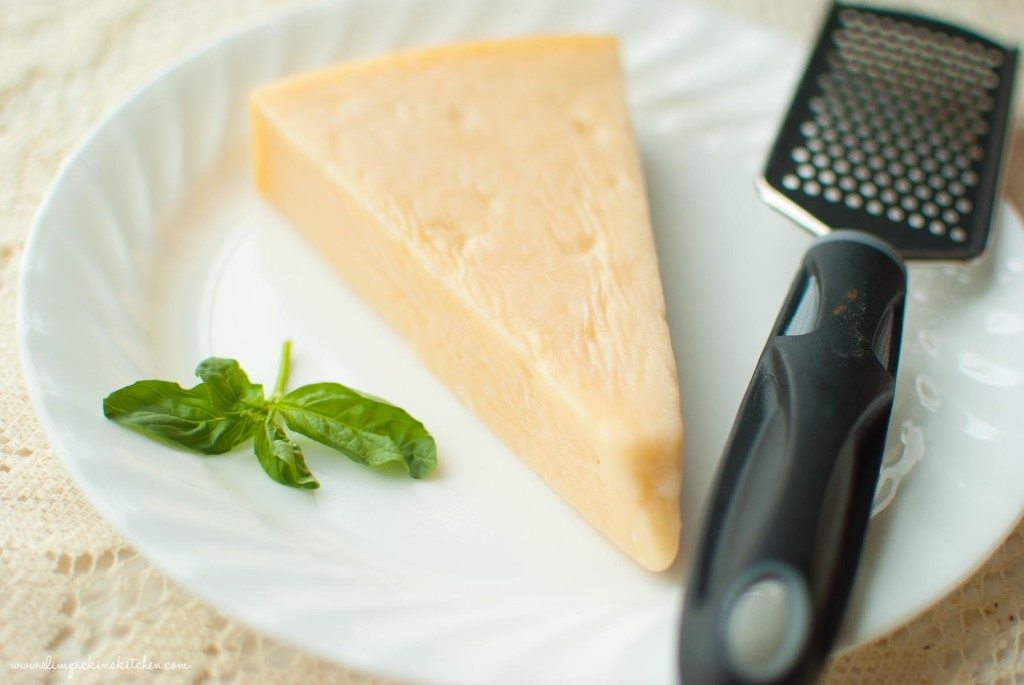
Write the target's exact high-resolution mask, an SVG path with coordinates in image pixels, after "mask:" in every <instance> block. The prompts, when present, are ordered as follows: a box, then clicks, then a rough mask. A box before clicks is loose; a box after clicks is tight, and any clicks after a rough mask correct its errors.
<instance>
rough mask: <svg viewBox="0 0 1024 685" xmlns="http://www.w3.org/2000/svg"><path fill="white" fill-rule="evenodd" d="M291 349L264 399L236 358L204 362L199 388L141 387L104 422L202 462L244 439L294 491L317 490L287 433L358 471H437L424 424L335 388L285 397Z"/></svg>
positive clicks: (112, 406) (112, 404) (114, 399)
mask: <svg viewBox="0 0 1024 685" xmlns="http://www.w3.org/2000/svg"><path fill="white" fill-rule="evenodd" d="M290 364H291V343H290V342H285V344H284V347H283V348H282V351H281V367H280V370H279V372H278V377H277V382H276V383H275V387H274V391H273V393H272V394H271V396H270V397H269V398H265V397H264V394H263V386H262V385H259V384H258V383H252V382H251V381H250V380H249V377H248V376H247V375H246V373H245V371H243V370H242V368H241V367H240V366H239V365H238V362H236V361H235V360H234V359H222V358H219V357H210V358H209V359H205V360H203V361H202V362H200V363H199V366H198V367H197V368H196V375H197V376H199V378H200V379H201V380H202V383H200V384H199V385H196V386H195V387H192V388H182V387H181V386H180V385H178V384H177V383H171V382H169V381H159V380H144V381H139V382H137V383H132V384H131V385H128V386H126V387H124V388H121V389H120V390H116V391H114V392H112V393H111V394H110V395H108V396H107V397H106V398H105V399H104V400H103V414H104V416H106V417H107V418H108V419H111V420H112V421H116V422H117V423H119V424H121V425H123V426H125V427H127V428H130V429H132V430H135V431H138V432H140V433H143V434H144V435H147V436H149V437H151V438H155V439H157V440H160V441H162V442H168V443H171V444H173V445H176V446H178V447H183V448H185V449H187V450H191V451H193V452H198V453H199V454H204V455H213V454H223V453H225V452H228V451H230V450H231V449H233V448H234V447H236V446H237V445H239V444H240V443H242V442H245V441H246V440H249V439H250V438H251V439H253V448H254V451H255V453H256V458H257V459H258V460H259V463H260V465H261V466H262V467H263V470H264V471H265V472H266V473H267V475H268V476H270V477H271V478H272V479H274V480H275V481H277V482H278V483H283V484H284V485H289V486H291V487H295V488H303V489H315V488H318V487H319V486H320V483H319V482H317V480H316V478H315V477H313V474H312V473H310V471H309V467H308V466H306V460H305V458H304V457H303V454H302V449H301V448H300V447H299V445H298V444H297V443H295V442H294V441H293V440H291V438H289V437H288V434H287V433H286V432H285V430H284V428H283V427H282V426H281V425H280V423H279V421H278V415H280V417H281V418H282V419H283V420H284V422H285V424H286V425H287V427H288V428H290V429H291V430H293V431H295V432H296V433H301V434H303V435H305V436H307V437H309V438H312V439H313V440H316V441H317V442H319V443H321V444H324V445H326V446H327V447H330V448H332V449H334V450H337V451H339V452H341V453H342V454H344V455H345V456H347V457H348V458H349V459H352V460H353V461H355V462H358V463H360V464H366V465H368V466H380V465H382V464H389V463H399V464H403V465H404V466H405V468H406V469H408V471H409V475H410V476H412V477H413V478H424V477H426V476H428V475H430V473H431V472H432V471H433V470H434V468H435V467H436V466H437V448H436V445H435V444H434V439H433V437H431V435H430V433H428V432H427V429H426V428H424V426H423V424H422V423H420V422H419V421H417V420H416V419H414V418H413V417H412V416H410V415H409V414H408V413H407V412H406V411H405V410H403V409H401V408H399V407H396V406H394V405H393V404H389V403H388V402H385V401H384V400H381V399H378V398H375V397H372V396H369V395H365V394H363V393H360V392H358V391H356V390H352V389H351V388H348V387H345V386H344V385H341V384H339V383H314V384H312V385H305V386H302V387H301V388H296V389H295V390H292V391H291V392H289V393H287V394H286V393H285V392H284V390H285V386H286V384H287V382H288V373H289V370H290Z"/></svg>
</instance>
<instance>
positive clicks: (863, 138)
mask: <svg viewBox="0 0 1024 685" xmlns="http://www.w3.org/2000/svg"><path fill="white" fill-rule="evenodd" d="M1016 62H1017V52H1016V50H1009V49H1007V48H1005V47H1003V46H1000V45H998V44H997V43H994V42H992V41H990V40H988V39H985V38H982V37H981V36H977V35H975V34H972V33H970V32H968V31H964V30H963V29H960V28H957V27H954V26H949V25H946V24H942V23H939V22H935V21H932V20H928V19H922V18H920V17H915V16H911V15H905V14H900V13H896V12H890V11H884V10H877V9H874V8H865V7H855V6H851V5H833V7H832V10H831V12H830V14H829V16H828V18H827V20H826V23H825V26H824V28H823V30H822V33H821V36H820V37H819V39H818V43H817V45H816V46H815V48H814V51H813V52H812V54H811V57H810V61H809V63H808V65H807V69H806V71H805V73H804V76H803V79H802V80H801V82H800V85H799V87H798V89H797V92H796V95H795V96H794V100H793V104H792V105H791V107H790V110H789V112H788V113H787V115H786V118H785V120H784V123H783V126H782V130H781V131H780V133H779V137H778V139H777V140H776V142H775V146H774V148H773V149H772V152H771V156H770V157H769V160H768V166H767V168H766V170H765V174H764V178H763V179H761V182H760V186H761V191H762V194H763V195H764V197H765V200H766V201H767V202H768V203H769V204H771V205H773V206H775V207H776V208H777V209H780V210H781V211H783V212H784V213H786V214H788V215H789V216H791V217H792V218H793V219H795V220H796V221H797V222H798V223H800V224H801V225H803V226H804V227H805V228H808V229H809V230H811V231H813V232H815V233H826V232H828V231H829V230H832V229H839V228H853V229H858V230H864V231H869V232H871V233H874V234H875V235H877V236H879V237H881V238H883V239H885V240H886V241H888V242H890V243H891V244H893V245H894V246H895V247H896V248H897V249H898V250H899V251H900V252H901V254H902V255H903V256H904V257H907V258H920V259H974V258H977V257H979V256H980V255H981V254H982V253H983V252H984V250H985V246H986V243H987V238H988V232H989V225H990V223H991V220H992V213H993V209H994V204H995V200H996V195H997V190H998V185H999V174H1000V160H1001V157H1002V155H1001V152H1002V149H1003V143H1004V138H1005V136H1006V130H1007V123H1008V120H1009V108H1010V102H1011V99H1010V98H1011V91H1012V86H1013V77H1014V73H1015V69H1016Z"/></svg>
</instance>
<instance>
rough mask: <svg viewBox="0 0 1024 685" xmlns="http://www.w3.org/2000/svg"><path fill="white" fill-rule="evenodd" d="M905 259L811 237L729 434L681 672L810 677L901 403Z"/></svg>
mask: <svg viewBox="0 0 1024 685" xmlns="http://www.w3.org/2000/svg"><path fill="white" fill-rule="evenodd" d="M905 292H906V272H905V270H904V267H903V263H902V260H901V259H900V257H899V256H898V255H897V254H896V253H895V251H894V250H893V249H892V248H891V247H890V246H889V245H888V244H887V243H884V242H883V241H881V240H879V239H877V238H875V237H873V236H870V235H868V234H866V233H861V232H853V231H838V232H835V233H833V234H831V235H829V236H826V237H825V238H820V239H819V240H818V241H816V242H815V243H814V244H813V245H812V247H811V248H810V249H809V251H808V252H807V254H806V255H805V257H804V261H803V264H802V266H801V269H800V271H799V273H798V274H797V276H796V278H795V280H794V282H793V285H792V287H791V289H790V291H789V295H788V297H787V299H786V303H785V304H784V305H783V307H782V310H781V312H780V314H779V317H778V319H777V320H776V323H775V326H774V328H773V330H772V332H771V335H770V337H769V338H768V342H767V344H766V345H765V347H764V351H763V352H762V353H761V357H760V359H759V360H758V362H757V367H756V368H755V370H754V376H753V378H752V379H751V382H750V386H749V387H748V389H747V393H746V395H745V397H744V398H743V402H742V404H741V406H740V410H739V414H738V416H737V419H736V423H735V425H734V426H733V429H732V433H731V435H730V436H729V439H728V441H727V443H726V447H725V453H724V455H723V458H722V462H721V464H720V466H719V469H718V473H717V476H716V482H715V485H714V489H713V491H712V493H711V498H710V500H709V504H708V508H707V511H706V513H705V516H704V525H703V531H702V533H701V538H700V540H699V543H698V548H697V555H696V558H695V562H694V566H693V569H692V572H691V575H690V580H689V583H688V587H687V591H686V595H687V596H686V602H685V606H684V611H683V622H682V632H681V635H680V645H679V647H680V648H679V668H680V674H681V677H682V681H683V684H684V685H714V684H716V683H807V682H812V681H813V680H814V679H815V677H816V676H817V674H818V672H819V671H820V669H821V667H822V665H823V663H824V661H825V658H826V657H827V655H828V652H829V650H830V648H831V646H832V643H833V640H834V638H835V636H836V632H837V630H838V628H839V624H840V621H841V618H842V616H843V612H844V609H845V607H846V603H847V600H848V598H849V595H850V590H851V587H852V583H853V578H854V575H855V572H856V569H857V562H858V559H859V557H860V551H861V546H862V543H863V540H864V534H865V530H866V528H867V523H868V518H869V514H870V511H871V504H872V500H873V497H874V492H875V486H876V484H877V480H878V472H879V468H880V465H881V459H882V450H883V447H884V442H885V435H886V432H887V426H888V421H889V414H890V411H891V410H892V402H893V392H894V386H895V374H896V364H897V360H898V359H899V348H900V335H901V332H902V323H903V306H904V300H905Z"/></svg>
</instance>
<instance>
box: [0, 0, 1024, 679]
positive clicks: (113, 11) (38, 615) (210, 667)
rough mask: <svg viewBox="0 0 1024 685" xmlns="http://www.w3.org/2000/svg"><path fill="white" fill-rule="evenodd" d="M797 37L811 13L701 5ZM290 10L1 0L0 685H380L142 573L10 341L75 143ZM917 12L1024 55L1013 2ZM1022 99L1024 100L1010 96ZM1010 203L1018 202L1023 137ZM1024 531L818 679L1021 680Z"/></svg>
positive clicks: (266, 4)
mask: <svg viewBox="0 0 1024 685" xmlns="http://www.w3.org/2000/svg"><path fill="white" fill-rule="evenodd" d="M705 2H707V3H708V4H712V5H717V6H722V7H726V8H728V9H730V10H733V11H736V12H738V13H740V14H742V15H745V16H747V17H748V18H751V19H753V20H755V21H758V22H760V23H762V24H765V25H768V26H772V27H774V28H777V29H780V30H783V31H788V32H791V33H792V34H793V35H795V36H797V37H799V38H801V39H804V40H807V39H809V38H810V36H811V35H812V34H813V31H814V27H815V24H816V21H817V16H818V15H819V13H820V11H821V9H820V8H821V5H820V3H819V2H817V1H814V0H799V1H794V2H787V3H782V2H778V1H777V0H705ZM296 4H299V3H297V2H295V1H294V0H216V1H214V2H211V1H210V0H154V1H149V2H146V1H144V0H89V1H88V2H81V1H78V0H67V1H64V2H57V1H54V0H0V680H2V681H5V682H15V683H17V682H40V681H54V682H57V681H60V680H64V679H66V676H65V674H61V673H56V672H51V673H45V672H41V671H24V670H21V671H10V670H9V669H8V667H9V664H10V663H11V662H12V661H30V660H39V659H44V658H45V657H46V656H47V655H51V654H52V655H53V657H54V659H57V660H71V661H73V660H76V659H85V658H89V657H92V658H94V659H111V658H112V659H116V658H117V657H122V658H142V657H143V656H146V657H148V658H149V659H150V660H151V661H177V662H187V663H188V664H190V666H191V668H190V669H189V670H188V671H183V672H170V671H168V672H164V673H153V672H140V671H131V672H129V671H121V672H117V673H112V672H109V671H94V672H89V673H78V674H76V675H75V677H74V680H73V682H77V683H105V682H112V681H115V680H116V681H117V682H121V681H122V680H123V681H128V682H132V681H139V682H147V683H149V682H174V683H178V682H232V683H234V682H254V683H257V682H258V683H265V682H282V683H316V682H330V683H360V684H362V683H370V682H381V681H376V680H373V679H370V678H367V677H364V676H361V675H358V674H355V673H353V672H352V671H350V670H348V669H345V668H344V667H342V666H337V665H333V664H328V663H325V662H323V661H321V660H319V659H316V658H315V657H312V656H310V655H307V654H305V653H303V652H301V651H299V650H296V649H293V648H291V647H288V646H284V645H282V644H280V643H278V642H276V641H275V640H271V639H269V638H265V637H262V636H260V635H258V634H256V633H254V632H253V631H251V630H249V629H247V628H245V627H244V626H241V625H239V624H237V623H235V622H233V621H230V620H228V619H227V618H225V617H224V616H222V615H221V614H219V613H218V612H217V611H215V610H213V609H211V608H209V607H208V606H206V605H205V604H203V603H202V602H200V601H199V600H197V599H195V598H193V597H192V596H191V595H189V594H188V592H186V591H185V590H183V589H180V588H178V587H176V586H175V585H174V584H172V583H171V582H169V581H168V580H167V579H166V578H165V577H164V576H163V575H161V574H160V573H159V572H157V571H156V570H154V569H153V568H152V566H150V565H149V563H148V562H146V560H145V559H143V558H141V557H140V556H138V555H136V554H135V553H134V552H133V551H132V549H131V548H130V547H129V546H128V545H127V544H126V543H125V542H124V541H123V540H121V538H120V537H119V536H118V535H117V534H116V533H115V532H114V531H113V530H112V529H111V528H110V526H108V525H107V524H106V523H105V522H104V521H103V520H102V519H101V518H100V517H99V516H98V515H97V514H96V512H95V511H94V510H93V509H92V507H91V506H90V505H89V503H88V502H87V501H86V500H85V498H84V497H83V496H82V495H81V494H80V493H79V491H78V490H77V488H76V487H75V484H74V483H73V482H72V480H71V479H70V477H69V476H68V475H67V473H66V472H65V471H64V469H63V468H62V467H61V465H60V462H59V461H58V460H57V459H56V457H55V456H54V455H53V453H52V451H51V450H50V448H49V446H48V444H47V441H46V437H45V436H44V435H43V433H42V431H41V429H40V427H39V424H38V421H37V419H36V417H35V415H34V413H33V411H32V409H31V407H30V405H29V402H28V398H27V395H26V390H25V385H24V380H23V378H22V374H21V367H20V362H19V360H18V351H17V345H16V341H15V331H14V305H15V287H16V281H17V272H18V265H19V260H20V257H21V254H22V248H23V245H24V239H25V234H26V232H27V231H28V228H29V224H30V221H31V216H32V213H33V211H34V210H35V207H36V206H37V205H38V203H39V201H40V199H41V197H42V194H43V192H44V191H45V189H46V187H47V185H48V184H49V182H50V181H51V179H52V178H53V176H54V174H55V173H56V170H57V168H58V166H59V164H60V162H61V160H62V159H63V158H64V157H65V155H66V154H67V153H68V152H69V151H70V150H71V148H72V147H73V146H74V144H75V143H76V142H77V141H78V140H79V139H81V137H82V136H83V135H84V134H85V133H86V132H87V131H88V129H89V128H90V127H91V126H92V125H93V124H94V123H95V122H96V121H97V120H98V119H99V117H100V116H101V115H102V114H103V113H104V112H105V111H106V110H108V109H109V108H111V107H112V106H114V105H116V104H117V103H118V102H119V101H120V100H121V99H122V98H123V97H124V96H125V95H127V94H128V93H129V92H130V91H131V90H132V89H133V88H134V87H136V86H138V85H139V84H140V83H142V82H143V81H144V80H145V79H146V78H148V77H149V76H150V75H151V74H152V73H153V71H154V69H156V68H158V67H160V66H161V65H163V64H165V63H167V62H168V60H171V59H174V58H175V57H177V56H180V55H181V54H182V53H183V52H184V51H186V50H188V49H189V48H192V47H195V46H196V45H198V44H201V43H203V42H205V41H208V40H210V39H212V38H214V37H216V36H217V35H220V34H222V33H224V32H225V31H228V30H231V29H233V28H235V27H237V26H238V25H240V24H242V23H244V22H249V21H252V20H255V19H258V18H260V17H266V16H270V15H272V14H273V13H274V12H277V11H280V10H282V9H284V8H285V7H288V6H292V5H296ZM910 4H911V5H912V6H915V7H920V8H925V9H930V10H933V11H937V12H939V13H942V14H946V15H947V16H950V17H952V18H959V19H963V20H967V21H970V22H972V23H974V24H976V25H978V26H980V27H984V28H986V29H987V30H990V31H994V32H997V33H998V34H1000V35H1003V36H1004V37H1007V38H1010V39H1015V40H1016V41H1017V42H1024V4H1022V3H1019V2H1011V1H1010V0H980V1H976V2H973V3H966V2H957V1H955V0H944V1H943V0H931V1H925V0H917V1H916V2H913V3H910ZM1020 90H1024V89H1020ZM1017 130H1018V134H1017V136H1016V138H1015V141H1014V143H1013V149H1014V159H1013V160H1011V169H1010V173H1009V178H1008V183H1007V193H1008V194H1009V195H1010V196H1011V198H1012V199H1013V200H1015V201H1016V202H1017V204H1018V206H1022V205H1024V133H1022V132H1021V131H1022V127H1021V126H1020V125H1018V128H1017ZM1022 613H1024V526H1022V527H1019V528H1018V529H1017V531H1015V532H1014V533H1013V535H1012V536H1011V537H1010V539H1009V540H1008V541H1007V542H1006V544H1004V545H1003V547H1002V548H1001V549H1000V550H999V551H998V552H997V553H996V554H995V556H994V557H993V558H992V559H990V560H989V561H988V562H987V563H986V564H985V565H984V566H983V567H982V568H981V569H980V570H979V571H978V572H977V573H976V574H975V575H974V576H973V577H972V578H971V579H970V580H969V581H967V582H966V583H965V584H964V585H963V587H962V588H960V589H959V590H957V591H956V592H954V593H953V594H952V595H950V596H949V597H948V598H947V599H945V600H944V601H943V602H942V603H941V604H939V605H938V606H936V607H934V608H933V609H931V610H929V611H928V612H927V613H925V614H924V615H923V616H921V617H920V618H918V619H917V620H916V621H914V622H913V623H911V624H910V625H908V626H906V627H904V628H902V629H900V630H899V631H897V632H896V633H895V634H893V635H892V636H890V637H888V638H886V639H883V640H881V641H879V642H877V643H875V644H873V645H870V646H867V647H864V648H861V649H859V650H856V651H855V652H853V653H850V654H847V655H843V656H840V657H838V658H837V659H835V660H834V662H833V663H832V665H831V668H830V670H829V674H828V677H827V681H828V682H829V683H893V684H903V683H946V682H958V683H959V682H964V683H967V682H979V683H1016V682H1024V628H1022V626H1024V618H1022Z"/></svg>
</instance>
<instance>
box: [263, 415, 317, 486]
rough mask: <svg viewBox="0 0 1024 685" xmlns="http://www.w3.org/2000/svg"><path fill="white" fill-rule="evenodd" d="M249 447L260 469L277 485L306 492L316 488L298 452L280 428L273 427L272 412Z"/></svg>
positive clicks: (303, 459)
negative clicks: (281, 484)
mask: <svg viewBox="0 0 1024 685" xmlns="http://www.w3.org/2000/svg"><path fill="white" fill-rule="evenodd" d="M253 448H254V449H255V451H256V458H257V459H259V460H260V466H262V467H263V470H264V471H266V472H267V475H268V476H270V477H271V478H273V479H274V480H276V481H277V482H278V483H283V484H284V485H290V486H292V487H293V488H303V489H306V490H313V489H316V488H318V487H320V483H318V482H317V480H316V478H314V477H313V474H311V473H310V472H309V467H307V466H306V459H305V458H304V457H303V456H302V449H301V448H300V447H299V446H298V445H296V444H295V443H294V442H292V441H291V440H289V439H288V435H287V434H286V433H285V432H284V429H283V428H281V427H280V426H279V425H277V421H275V420H274V414H273V412H269V413H268V414H267V418H266V420H264V421H263V425H262V426H261V427H260V428H259V430H257V431H256V440H255V441H254V443H253Z"/></svg>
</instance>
